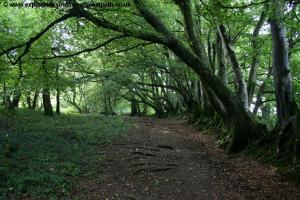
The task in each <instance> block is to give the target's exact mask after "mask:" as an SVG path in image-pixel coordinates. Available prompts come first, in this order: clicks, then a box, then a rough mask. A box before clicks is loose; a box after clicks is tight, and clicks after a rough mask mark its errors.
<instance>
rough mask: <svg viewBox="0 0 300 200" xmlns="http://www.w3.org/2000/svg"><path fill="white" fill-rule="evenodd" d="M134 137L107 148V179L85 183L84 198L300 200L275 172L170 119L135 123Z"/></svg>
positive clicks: (296, 189)
mask: <svg viewBox="0 0 300 200" xmlns="http://www.w3.org/2000/svg"><path fill="white" fill-rule="evenodd" d="M134 124H135V126H134V127H133V128H131V130H130V131H129V133H128V135H127V136H126V137H124V138H122V139H120V140H118V141H115V142H113V143H111V144H109V145H108V146H106V147H105V148H104V151H105V152H106V153H107V159H105V161H104V164H103V165H102V166H99V167H101V168H103V174H102V178H101V180H80V181H79V183H78V186H77V188H76V190H75V191H74V195H75V196H77V197H79V198H80V199H93V200H95V199H101V200H102V199H103V200H111V199H120V200H126V199H128V200H154V199H155V200H171V199H173V200H202V199H203V200H205V199H209V200H214V199H220V200H226V199H251V200H252V199H293V200H294V199H300V189H299V188H300V187H299V186H296V185H293V184H292V183H288V182H285V181H284V180H283V178H282V177H280V176H279V175H277V174H276V173H275V170H274V169H272V168H271V167H267V166H263V165H262V164H258V163H257V162H255V161H253V160H251V159H250V158H246V157H244V156H242V155H234V156H232V155H228V154H225V153H224V152H223V151H222V150H221V149H219V148H217V147H216V146H215V140H214V139H213V137H212V136H210V135H205V134H200V133H199V132H197V131H196V130H194V129H193V128H192V127H190V126H188V125H187V124H186V123H184V122H181V121H176V120H170V119H149V118H135V119H134Z"/></svg>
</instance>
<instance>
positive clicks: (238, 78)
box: [219, 25, 249, 110]
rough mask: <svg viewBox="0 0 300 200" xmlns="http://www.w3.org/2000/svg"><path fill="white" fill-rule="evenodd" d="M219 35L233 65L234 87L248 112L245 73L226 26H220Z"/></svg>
mask: <svg viewBox="0 0 300 200" xmlns="http://www.w3.org/2000/svg"><path fill="white" fill-rule="evenodd" d="M219 33H220V38H221V39H222V42H223V44H224V47H225V49H226V52H227V55H228V57H229V61H230V63H231V66H232V69H233V72H234V79H235V81H234V83H235V84H234V85H235V91H236V95H237V96H238V98H240V100H241V102H242V103H243V106H244V108H245V109H246V110H248V107H249V104H248V92H247V85H246V83H245V81H244V78H243V73H242V70H241V67H240V64H239V61H238V59H237V56H236V54H235V52H234V50H233V48H232V46H231V42H230V39H229V37H228V35H227V34H226V30H225V26H224V25H220V26H219Z"/></svg>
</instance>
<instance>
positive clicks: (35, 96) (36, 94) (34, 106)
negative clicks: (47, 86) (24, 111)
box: [32, 90, 40, 110]
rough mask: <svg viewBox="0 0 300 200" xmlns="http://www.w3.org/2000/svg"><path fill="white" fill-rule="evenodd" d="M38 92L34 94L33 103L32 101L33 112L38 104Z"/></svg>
mask: <svg viewBox="0 0 300 200" xmlns="http://www.w3.org/2000/svg"><path fill="white" fill-rule="evenodd" d="M39 94H40V91H39V90H36V91H35V92H34V96H33V101H32V110H35V108H36V106H37V104H38V97H39Z"/></svg>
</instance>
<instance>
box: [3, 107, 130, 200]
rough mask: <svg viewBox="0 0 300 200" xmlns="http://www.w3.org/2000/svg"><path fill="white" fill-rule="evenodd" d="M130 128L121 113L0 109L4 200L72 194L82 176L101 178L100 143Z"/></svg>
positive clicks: (55, 197) (58, 196) (65, 196)
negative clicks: (49, 113) (55, 113)
mask: <svg viewBox="0 0 300 200" xmlns="http://www.w3.org/2000/svg"><path fill="white" fill-rule="evenodd" d="M0 112H1V111H0ZM127 128H128V124H127V123H125V122H124V119H123V118H121V117H100V116H88V115H86V116H83V115H60V116H54V117H45V116H43V114H42V113H41V112H38V111H25V110H18V111H16V112H15V113H2V114H1V113H0V199H19V198H26V197H28V198H31V199H58V198H69V195H70V191H71V190H72V187H73V186H74V184H75V183H76V180H77V179H78V178H80V177H89V178H98V177H99V176H101V161H102V160H103V159H104V153H103V152H102V151H101V146H103V145H104V144H107V143H109V142H110V141H111V140H113V139H114V138H117V137H120V136H121V135H122V134H124V133H125V132H126V129H127Z"/></svg>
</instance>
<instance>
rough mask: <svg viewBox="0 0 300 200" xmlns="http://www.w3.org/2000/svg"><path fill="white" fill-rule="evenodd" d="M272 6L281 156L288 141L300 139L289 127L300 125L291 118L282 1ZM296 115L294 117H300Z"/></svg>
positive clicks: (293, 109)
mask: <svg viewBox="0 0 300 200" xmlns="http://www.w3.org/2000/svg"><path fill="white" fill-rule="evenodd" d="M273 6H274V12H273V16H272V17H271V19H270V20H269V23H270V26H271V34H272V44H273V49H272V58H273V78H274V84H275V94H276V108H277V126H278V127H279V128H280V130H281V131H280V137H279V143H278V153H279V154H278V155H279V156H282V154H283V153H284V149H285V147H286V146H289V143H291V142H295V143H297V141H298V140H299V139H300V138H299V133H298V132H295V129H293V128H291V127H295V126H300V125H297V124H295V123H296V122H294V120H293V119H294V118H295V115H296V113H297V105H296V102H295V99H294V96H293V87H292V77H291V73H290V69H289V59H288V44H287V38H286V30H285V26H284V24H283V15H284V3H283V2H281V1H279V0H275V1H274V2H273ZM298 115H299V113H298ZM298 115H297V116H296V117H300V116H298ZM296 121H297V120H296ZM296 131H299V130H296ZM295 136H297V137H295ZM292 151H293V150H289V151H288V153H292Z"/></svg>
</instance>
